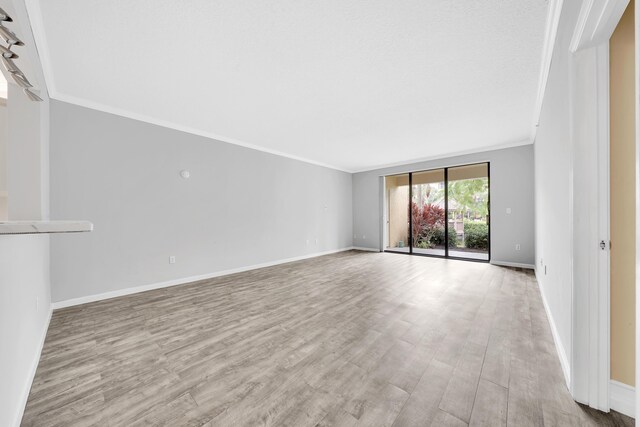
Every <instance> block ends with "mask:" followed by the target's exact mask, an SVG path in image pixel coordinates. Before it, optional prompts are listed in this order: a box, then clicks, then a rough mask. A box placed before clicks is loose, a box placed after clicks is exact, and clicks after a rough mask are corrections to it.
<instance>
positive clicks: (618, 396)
mask: <svg viewBox="0 0 640 427" xmlns="http://www.w3.org/2000/svg"><path fill="white" fill-rule="evenodd" d="M609 406H610V407H611V409H613V410H614V411H617V412H620V413H621V414H625V415H627V416H629V417H632V418H635V414H636V389H635V388H634V387H632V386H630V385H627V384H623V383H621V382H618V381H615V380H611V381H610V382H609Z"/></svg>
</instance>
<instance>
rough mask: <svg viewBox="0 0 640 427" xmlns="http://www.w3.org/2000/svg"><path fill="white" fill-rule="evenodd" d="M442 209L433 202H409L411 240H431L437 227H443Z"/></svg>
mask: <svg viewBox="0 0 640 427" xmlns="http://www.w3.org/2000/svg"><path fill="white" fill-rule="evenodd" d="M444 217H445V216H444V209H443V208H441V207H440V206H438V205H434V204H433V203H425V204H424V205H422V206H418V205H417V204H416V203H415V202H411V220H412V221H413V235H412V238H413V242H414V244H415V243H417V242H418V241H419V240H426V241H430V240H431V235H432V234H433V233H434V232H435V230H436V229H438V228H444Z"/></svg>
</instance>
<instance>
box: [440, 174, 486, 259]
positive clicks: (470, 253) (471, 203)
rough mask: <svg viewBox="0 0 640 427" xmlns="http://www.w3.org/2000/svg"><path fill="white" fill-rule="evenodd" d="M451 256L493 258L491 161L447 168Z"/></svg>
mask: <svg viewBox="0 0 640 427" xmlns="http://www.w3.org/2000/svg"><path fill="white" fill-rule="evenodd" d="M447 176H448V186H447V219H448V224H449V229H450V230H454V231H452V232H451V233H450V236H451V241H450V242H449V256H450V257H455V258H465V259H475V260H483V261H489V165H488V164H487V163H480V164H476V165H468V166H460V167H455V168H449V169H448V171H447Z"/></svg>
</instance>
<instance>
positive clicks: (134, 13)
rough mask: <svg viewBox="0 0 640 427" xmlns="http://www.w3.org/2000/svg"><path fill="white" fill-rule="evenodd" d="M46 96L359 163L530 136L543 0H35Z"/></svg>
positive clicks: (343, 163) (350, 166) (292, 152)
mask: <svg viewBox="0 0 640 427" xmlns="http://www.w3.org/2000/svg"><path fill="white" fill-rule="evenodd" d="M32 4H33V5H34V6H33V9H34V10H33V11H32V10H30V15H31V19H32V21H33V22H32V26H33V28H34V34H35V36H36V42H37V45H38V51H39V52H40V54H41V56H42V62H43V67H44V71H45V78H46V80H47V85H48V88H49V92H50V95H51V96H52V98H54V99H59V100H63V101H68V102H73V103H77V104H80V105H84V106H88V107H92V108H97V109H100V110H103V111H108V112H113V113H116V114H121V115H124V116H128V117H132V118H136V119H141V120H145V121H149V122H152V123H157V124H161V125H164V126H169V127H173V128H176V129H180V130H185V131H188V132H192V133H196V134H200V135H205V136H208V137H212V138H215V139H219V140H222V141H227V142H231V143H236V144H240V145H245V146H249V147H254V148H259V149H262V150H265V151H269V152H273V153H278V154H284V155H287V156H290V157H294V158H299V159H303V160H306V161H310V162H312V163H317V164H322V165H328V166H330V167H334V168H337V169H341V170H347V171H359V170H367V169H373V168H375V167H378V166H383V165H389V164H398V163H403V162H410V161H414V160H420V159H426V158H431V157H439V156H445V155H448V154H454V153H460V152H469V151H480V150H486V149H488V148H491V147H498V146H507V145H516V144H518V143H522V142H523V141H526V142H528V139H529V134H530V131H531V126H532V120H533V112H534V104H535V100H536V99H535V98H536V93H537V85H538V78H539V74H540V68H541V61H542V48H543V39H544V30H545V19H546V8H547V2H546V0H518V1H507V0H456V1H452V0H429V1H426V0H406V1H398V0H376V1H372V0H370V1H362V0H360V1H356V0H323V1H306V0H302V1H301V0H279V1H278V0H274V1H241V0H215V1H213V0H192V1H189V2H175V1H170V0H136V1H131V0H34V2H33V3H32Z"/></svg>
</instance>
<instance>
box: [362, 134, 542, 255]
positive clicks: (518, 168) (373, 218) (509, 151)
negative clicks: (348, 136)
mask: <svg viewBox="0 0 640 427" xmlns="http://www.w3.org/2000/svg"><path fill="white" fill-rule="evenodd" d="M484 161H489V162H491V170H490V174H491V260H492V261H493V262H504V263H515V264H527V265H532V266H533V264H534V260H535V251H534V193H533V191H534V189H533V182H534V181H533V146H531V145H525V146H520V147H514V148H506V149H502V150H494V151H487V152H484V153H476V154H468V155H464V156H457V157H450V158H447V159H438V160H431V161H426V162H420V163H412V164H409V165H402V166H395V167H390V168H384V169H377V170H374V171H367V172H361V173H357V174H354V175H353V233H354V239H353V245H354V246H357V247H366V248H374V249H379V248H381V232H382V227H381V224H382V218H381V215H382V203H383V200H382V195H383V192H382V189H381V186H382V179H381V178H380V177H381V176H385V175H392V174H397V173H403V172H412V171H420V170H427V169H435V168H439V167H444V166H455V165H462V164H468V163H478V162H484ZM507 208H511V214H510V215H507V214H506V209H507ZM516 244H520V245H521V249H520V250H519V251H516V250H515V245H516Z"/></svg>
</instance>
